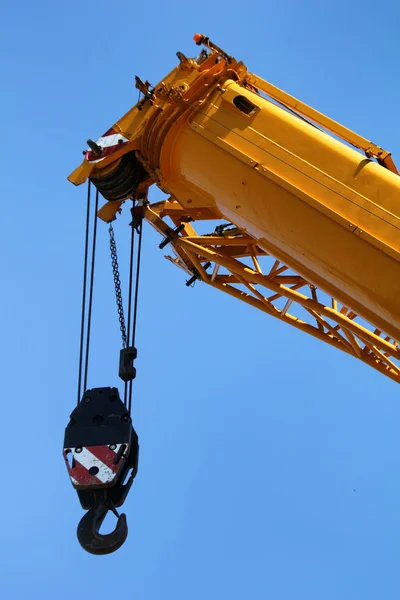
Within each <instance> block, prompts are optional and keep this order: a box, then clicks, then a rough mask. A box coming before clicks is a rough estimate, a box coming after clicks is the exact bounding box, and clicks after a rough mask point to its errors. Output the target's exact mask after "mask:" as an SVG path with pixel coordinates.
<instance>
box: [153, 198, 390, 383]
mask: <svg viewBox="0 0 400 600" xmlns="http://www.w3.org/2000/svg"><path fill="white" fill-rule="evenodd" d="M183 213H185V216H183ZM144 216H145V219H146V220H147V221H148V222H150V223H151V225H153V227H155V229H157V231H158V232H159V233H160V234H162V235H163V236H164V237H169V239H170V240H171V247H172V248H173V251H174V254H175V256H174V257H171V256H167V257H166V258H167V259H168V260H170V261H172V262H173V263H174V264H175V265H176V266H178V267H180V268H182V269H183V270H185V271H186V272H187V273H188V274H190V275H191V276H193V275H195V276H196V277H197V278H198V279H200V280H202V281H204V282H205V283H207V284H208V285H210V286H212V287H214V288H216V289H219V290H221V291H222V292H225V293H227V294H229V295H230V296H233V297H234V298H237V299H238V300H241V301H242V302H245V303H247V304H249V305H250V306H253V307H255V308H258V309H259V310H261V311H263V312H265V313H266V314H268V315H270V316H273V317H275V318H277V319H280V320H281V321H284V322H286V323H288V324H290V325H292V326H293V327H295V328H296V329H300V330H301V331H304V332H305V333H308V334H309V335H312V336H313V337H315V338H317V339H319V340H321V341H323V342H326V343H328V344H330V345H331V346H334V347H335V348H338V349H339V350H342V351H343V352H346V353H347V354H350V355H351V356H354V357H355V358H357V359H359V360H361V361H362V362H364V363H365V364H367V365H369V366H370V367H373V368H374V369H376V370H377V371H379V372H380V373H382V374H384V375H386V376H387V377H390V378H391V379H393V380H394V381H397V382H400V348H399V347H398V346H399V342H398V341H396V340H394V339H392V338H390V337H389V336H388V335H386V334H385V333H383V332H381V331H379V330H377V329H376V328H375V327H374V326H373V325H371V324H370V323H367V322H366V321H365V320H363V319H362V318H360V317H359V315H357V314H356V313H355V312H353V311H352V310H351V309H350V308H348V307H345V306H340V307H339V303H338V301H337V300H336V299H335V298H332V297H331V296H329V295H328V294H326V293H325V292H323V291H322V290H320V289H317V288H316V287H315V286H314V285H313V284H312V283H310V282H309V281H306V280H305V279H304V278H303V277H301V276H300V275H299V274H297V273H295V272H293V270H291V269H290V268H289V267H287V266H286V265H284V264H283V263H281V262H280V261H278V260H276V259H275V258H274V257H272V256H270V255H269V254H268V253H267V252H266V251H265V250H263V249H262V248H260V247H259V246H258V245H257V240H255V239H253V238H251V237H249V236H248V235H244V234H242V232H241V231H240V229H238V228H236V227H234V226H229V225H230V224H225V225H224V228H221V229H219V228H217V230H216V231H215V232H213V233H211V234H209V235H197V233H196V231H195V230H194V228H193V226H192V224H191V222H192V221H193V219H192V218H191V217H190V216H188V211H187V210H185V211H181V212H180V213H178V211H177V210H176V203H171V202H160V203H157V204H153V205H151V206H146V208H145V213H144ZM167 217H169V218H170V219H171V220H172V222H173V223H174V225H175V226H177V225H181V224H182V223H184V229H183V230H182V231H181V233H180V234H179V235H177V234H175V233H174V229H173V228H171V227H169V225H168V224H167V223H166V222H165V220H164V219H165V218H167ZM196 217H197V219H198V217H199V215H196ZM202 218H203V219H204V220H208V219H210V215H204V217H202V216H200V219H202ZM205 263H211V268H210V269H208V270H207V271H206V269H205V268H204V265H205Z"/></svg>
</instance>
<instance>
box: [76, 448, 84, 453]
mask: <svg viewBox="0 0 400 600" xmlns="http://www.w3.org/2000/svg"><path fill="white" fill-rule="evenodd" d="M82 450H83V448H75V452H76V453H77V454H80V453H81V452H82Z"/></svg>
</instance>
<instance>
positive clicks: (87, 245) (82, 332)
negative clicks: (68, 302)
mask: <svg viewBox="0 0 400 600" xmlns="http://www.w3.org/2000/svg"><path fill="white" fill-rule="evenodd" d="M90 188H91V184H90V179H88V191H87V202H86V231H85V252H84V260H83V284H82V313H81V338H80V345H79V374H78V401H77V404H79V402H80V401H81V387H82V359H83V340H84V337H85V308H86V282H87V262H88V248H89V217H90Z"/></svg>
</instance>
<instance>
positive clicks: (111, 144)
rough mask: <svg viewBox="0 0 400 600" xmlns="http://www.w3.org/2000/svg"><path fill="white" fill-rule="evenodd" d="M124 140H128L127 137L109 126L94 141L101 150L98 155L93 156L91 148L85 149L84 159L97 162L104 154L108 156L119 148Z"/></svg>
mask: <svg viewBox="0 0 400 600" xmlns="http://www.w3.org/2000/svg"><path fill="white" fill-rule="evenodd" d="M126 142H129V140H128V138H126V137H124V136H123V135H121V134H120V133H118V132H117V131H115V129H114V128H113V127H111V128H110V129H109V130H108V131H106V132H105V133H104V134H103V135H102V136H101V137H100V138H99V139H98V140H97V142H96V144H97V145H98V146H100V148H102V150H103V151H102V153H101V154H100V156H95V155H94V154H93V152H92V151H91V150H87V151H86V160H87V161H88V162H91V163H96V162H99V161H100V160H102V159H103V158H105V157H106V156H109V155H110V154H112V153H113V152H115V151H116V150H118V149H119V148H121V145H122V144H126Z"/></svg>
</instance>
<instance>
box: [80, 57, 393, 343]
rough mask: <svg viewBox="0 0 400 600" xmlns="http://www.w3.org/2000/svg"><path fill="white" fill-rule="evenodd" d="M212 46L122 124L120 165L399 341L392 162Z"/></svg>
mask: <svg viewBox="0 0 400 600" xmlns="http://www.w3.org/2000/svg"><path fill="white" fill-rule="evenodd" d="M209 48H211V52H210V54H209V55H208V57H203V58H202V59H201V60H198V61H196V60H191V59H186V58H185V57H183V58H182V57H180V58H181V64H180V65H179V66H178V67H176V69H174V70H173V71H172V72H171V73H170V74H169V75H168V76H167V77H166V78H165V79H164V80H163V81H162V82H160V83H159V84H158V85H157V86H155V88H154V90H152V91H151V93H150V91H149V92H148V94H147V96H146V97H145V98H144V99H143V100H142V101H141V103H140V104H139V105H137V106H136V107H134V108H132V109H131V110H130V111H129V112H128V113H127V114H126V115H125V116H124V117H122V119H121V120H120V121H118V122H117V123H116V124H115V125H114V130H115V131H118V132H120V133H121V135H123V136H125V138H127V139H128V140H129V142H128V143H127V144H126V145H125V147H124V148H121V149H120V150H119V151H118V157H119V156H121V155H122V154H123V153H124V152H135V153H136V157H137V158H138V160H139V161H140V162H141V163H142V164H143V166H144V167H145V169H146V170H147V173H148V174H149V177H150V179H151V181H150V183H156V184H157V185H158V186H159V187H160V188H161V189H162V190H164V191H165V192H166V193H167V194H169V195H170V196H171V197H172V199H173V200H176V201H177V202H178V203H179V205H178V206H179V209H178V210H179V211H181V213H182V212H183V213H185V212H186V213H187V214H189V213H190V214H191V215H193V214H194V215H195V214H196V211H197V212H198V214H199V215H201V214H203V215H204V214H208V215H211V216H213V217H214V218H219V217H223V218H224V219H226V220H227V221H229V222H231V223H234V224H235V225H236V226H237V227H238V228H239V229H240V231H241V232H242V234H243V235H247V236H250V237H251V238H252V239H254V240H257V244H258V247H259V248H262V249H264V250H265V251H266V252H267V253H268V254H271V255H273V256H274V257H276V258H277V259H279V260H280V261H282V262H283V263H285V264H286V265H287V266H288V267H289V268H291V269H293V270H295V271H296V272H297V273H298V274H299V275H300V276H302V277H303V278H304V279H306V280H307V281H308V282H310V283H312V284H314V285H315V286H318V287H319V288H321V289H322V290H324V291H325V292H326V293H327V294H329V295H331V296H332V297H333V298H335V302H337V301H339V302H341V303H342V304H343V305H345V306H346V307H348V308H349V309H351V310H353V311H355V312H356V313H357V314H358V315H360V316H361V317H362V318H364V319H366V320H367V321H370V322H371V323H372V324H373V325H374V326H375V327H376V328H377V329H379V330H380V331H385V332H386V333H387V334H389V335H390V336H391V337H392V338H394V340H400V303H399V297H398V282H399V280H400V235H399V234H400V177H399V175H398V174H397V171H396V168H395V167H394V163H393V161H392V159H391V157H390V154H389V153H387V152H386V151H384V150H382V149H380V148H379V147H378V146H375V145H374V144H371V143H369V142H368V140H367V139H365V138H362V137H361V136H358V135H356V134H353V133H352V132H351V131H350V130H348V129H346V128H344V127H343V126H341V125H339V124H335V123H334V122H333V121H331V120H330V119H328V118H327V117H326V118H324V115H321V114H320V113H317V111H313V109H310V108H309V107H307V106H306V105H304V104H302V103H299V102H298V101H296V99H293V98H292V97H291V96H289V95H288V94H285V93H284V92H281V91H280V90H277V88H274V87H273V86H271V84H268V83H267V82H264V80H262V79H260V78H258V77H256V76H255V75H252V74H251V73H248V71H247V69H246V67H245V66H244V65H243V64H242V63H240V62H237V61H235V60H234V59H231V58H230V57H227V56H226V55H222V54H221V52H219V51H218V49H217V50H216V49H215V48H213V47H211V46H209ZM140 89H142V90H144V91H145V92H146V89H148V88H146V85H145V84H142V83H141V88H140ZM268 94H269V96H268ZM277 102H280V104H277ZM288 109H290V110H297V112H298V113H299V114H298V115H296V114H293V113H292V112H290V111H289V110H288ZM299 115H303V116H304V115H305V116H306V117H307V118H309V119H313V120H314V124H313V123H310V122H307V121H306V120H304V118H300V116H299ZM315 123H318V126H316V125H315ZM320 126H322V127H320ZM323 128H325V129H329V131H331V132H333V133H334V134H336V135H342V136H343V138H345V140H346V142H347V143H344V142H342V141H340V140H338V139H337V138H336V137H333V136H332V135H330V133H328V132H326V131H325V130H324V129H323ZM348 143H351V144H353V145H354V146H357V147H358V148H361V149H362V150H363V151H365V153H366V155H367V156H365V155H363V154H362V153H361V152H360V151H359V150H357V149H355V148H352V147H350V146H349V145H348ZM116 157H117V156H116ZM375 159H377V160H378V161H379V162H380V163H381V164H378V162H377V161H376V160H375ZM113 160H114V158H113V156H112V155H111V156H108V157H107V158H105V159H104V160H100V161H97V162H96V164H91V165H89V166H87V165H86V167H82V168H78V170H77V171H76V172H74V173H73V174H72V175H71V176H70V180H71V181H72V182H73V183H75V184H79V183H81V182H82V180H83V179H84V176H85V174H86V176H88V175H87V173H88V172H90V171H91V172H92V176H93V174H95V176H96V177H101V175H102V168H103V167H105V166H107V165H109V164H110V163H111V162H112V161H113ZM84 164H85V161H84ZM386 167H387V168H386ZM79 169H80V170H79ZM85 169H86V170H85ZM82 173H83V174H84V175H82ZM105 212H106V214H111V213H112V210H111V211H110V210H107V211H105ZM195 218H196V217H195ZM200 218H201V217H200ZM208 218H211V217H210V216H209V217H208Z"/></svg>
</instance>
